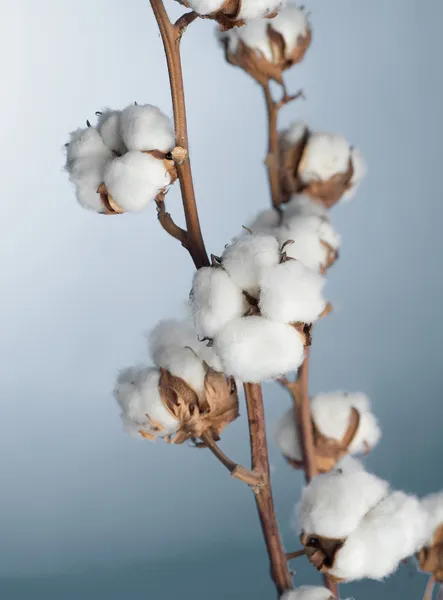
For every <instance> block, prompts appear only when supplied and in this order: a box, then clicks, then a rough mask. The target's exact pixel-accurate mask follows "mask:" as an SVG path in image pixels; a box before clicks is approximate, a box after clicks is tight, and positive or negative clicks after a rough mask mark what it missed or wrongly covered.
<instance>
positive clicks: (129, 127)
mask: <svg viewBox="0 0 443 600" xmlns="http://www.w3.org/2000/svg"><path fill="white" fill-rule="evenodd" d="M120 132H121V135H122V138H123V142H124V143H125V145H126V147H127V148H128V150H159V151H160V152H169V151H170V150H172V148H174V146H175V136H174V132H173V130H172V126H171V121H170V119H169V118H168V117H167V116H166V115H165V114H164V113H162V111H161V110H160V109H159V108H157V107H156V106H152V105H151V104H145V105H142V106H140V105H134V106H128V107H127V108H125V109H124V110H122V112H121V115H120Z"/></svg>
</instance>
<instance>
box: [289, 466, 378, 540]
mask: <svg viewBox="0 0 443 600" xmlns="http://www.w3.org/2000/svg"><path fill="white" fill-rule="evenodd" d="M348 464H349V463H348ZM350 464H351V465H352V464H353V463H350ZM354 464H355V463H354ZM345 465H346V463H345ZM388 490H389V484H388V483H387V482H386V481H383V480H382V479H379V478H378V477H376V476H375V475H372V474H370V473H367V472H366V471H364V470H362V469H360V468H354V466H352V467H351V468H349V469H342V470H340V469H337V470H334V471H331V472H329V473H325V474H323V475H318V476H317V477H315V478H314V479H313V480H312V481H311V482H310V483H309V485H308V486H306V487H305V488H304V490H303V492H302V498H301V501H300V503H299V505H298V508H297V517H298V525H299V527H300V530H301V531H304V532H305V533H307V534H311V533H312V534H316V535H319V536H324V537H329V538H337V539H340V538H345V537H347V536H348V535H349V534H350V533H352V532H353V531H354V530H355V529H356V528H357V527H358V525H359V523H360V521H361V520H362V518H363V516H364V515H365V514H366V513H367V512H368V511H369V510H370V509H371V508H373V507H374V506H375V505H376V504H377V503H378V502H380V500H381V499H382V498H383V497H384V496H386V494H387V493H388Z"/></svg>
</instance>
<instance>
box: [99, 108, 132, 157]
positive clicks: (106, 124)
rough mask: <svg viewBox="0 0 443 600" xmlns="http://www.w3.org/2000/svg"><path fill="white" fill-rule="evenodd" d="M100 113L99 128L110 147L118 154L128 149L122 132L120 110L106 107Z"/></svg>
mask: <svg viewBox="0 0 443 600" xmlns="http://www.w3.org/2000/svg"><path fill="white" fill-rule="evenodd" d="M97 114H98V122H97V129H98V131H99V133H100V135H101V137H102V139H103V141H104V143H105V144H106V146H107V147H108V148H110V149H111V150H112V151H113V152H116V153H117V154H120V155H121V154H124V153H125V152H126V150H127V148H126V146H125V144H124V142H123V138H122V135H121V132H120V115H121V111H120V110H110V109H105V110H103V111H102V112H100V113H97Z"/></svg>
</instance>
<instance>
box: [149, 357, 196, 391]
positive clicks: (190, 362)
mask: <svg viewBox="0 0 443 600" xmlns="http://www.w3.org/2000/svg"><path fill="white" fill-rule="evenodd" d="M156 359H157V360H156V365H157V367H163V368H164V369H166V370H167V371H169V372H170V373H171V375H174V376H175V377H180V379H183V381H185V382H186V383H187V384H188V385H189V387H191V388H192V389H193V390H194V392H195V393H196V394H198V395H201V394H202V393H203V389H204V384H205V375H206V370H205V368H204V366H203V363H202V361H201V359H200V358H199V357H198V356H197V355H196V353H195V352H194V350H192V349H191V348H179V347H177V346H166V347H164V348H163V349H162V350H161V351H158V352H157V353H156Z"/></svg>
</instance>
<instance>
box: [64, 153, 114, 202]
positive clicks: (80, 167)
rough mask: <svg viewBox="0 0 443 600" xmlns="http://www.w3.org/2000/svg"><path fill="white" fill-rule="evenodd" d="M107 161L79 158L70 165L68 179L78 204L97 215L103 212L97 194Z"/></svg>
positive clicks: (95, 158)
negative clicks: (73, 188) (72, 185)
mask: <svg viewBox="0 0 443 600" xmlns="http://www.w3.org/2000/svg"><path fill="white" fill-rule="evenodd" d="M106 165H107V159H104V158H103V157H94V158H79V159H77V160H75V161H73V162H72V163H71V164H70V168H69V179H70V180H71V182H72V183H73V184H74V186H75V194H76V197H77V201H78V203H79V204H80V205H81V206H83V208H88V209H90V210H93V211H94V212H97V213H103V212H105V207H104V205H103V202H102V200H101V197H100V194H99V192H98V187H99V185H100V184H101V183H102V181H103V176H104V171H105V167H106Z"/></svg>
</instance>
